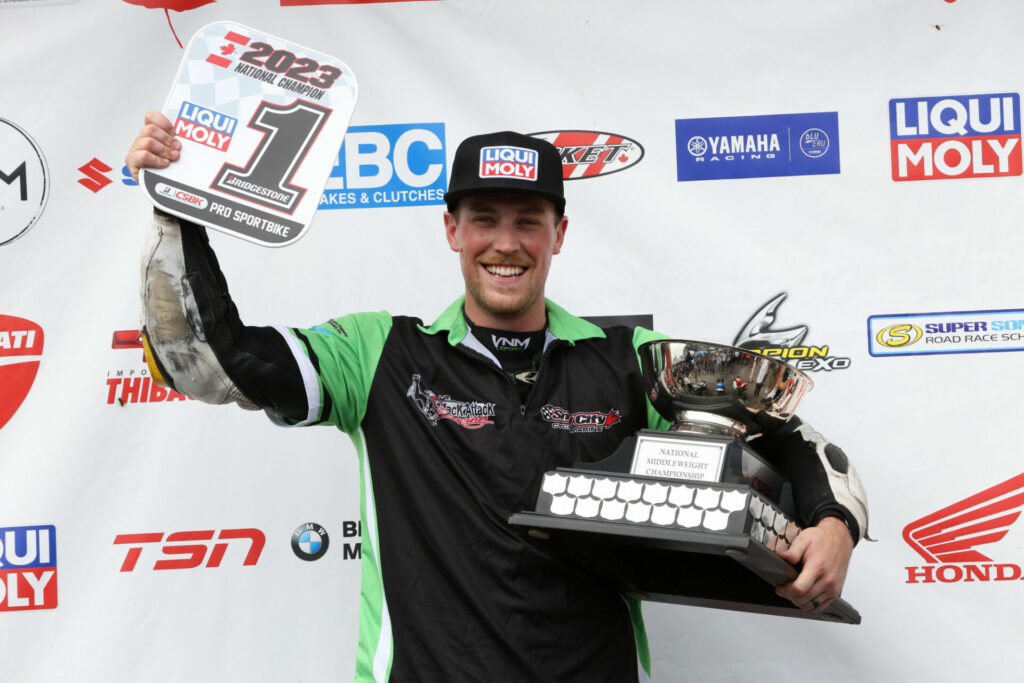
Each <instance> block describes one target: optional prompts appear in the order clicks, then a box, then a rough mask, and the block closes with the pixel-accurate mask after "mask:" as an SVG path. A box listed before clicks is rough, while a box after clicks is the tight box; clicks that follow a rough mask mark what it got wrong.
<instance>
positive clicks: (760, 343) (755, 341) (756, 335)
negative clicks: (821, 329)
mask: <svg viewBox="0 0 1024 683" xmlns="http://www.w3.org/2000/svg"><path fill="white" fill-rule="evenodd" d="M785 300H786V292H782V293H780V294H778V295H776V296H775V298H773V299H770V300H768V301H767V302H765V303H764V305H762V306H761V308H759V309H758V310H757V312H756V313H754V315H752V316H751V317H750V320H748V321H747V322H746V324H745V325H744V326H743V327H742V328H741V329H740V332H739V334H737V335H736V339H735V340H734V341H733V346H738V347H740V348H742V349H750V350H751V351H756V352H757V353H760V354H761V355H764V356H772V357H775V358H780V359H785V360H787V361H789V362H790V363H791V364H792V365H793V366H794V367H795V368H796V369H797V370H805V371H808V370H809V371H817V370H825V371H830V370H843V369H846V368H848V367H850V359H849V358H837V357H835V356H829V355H828V347H827V346H801V345H800V342H801V341H803V338H804V335H806V334H807V326H806V325H796V326H793V327H788V328H784V329H774V328H773V325H774V324H775V318H776V314H777V313H776V312H777V311H778V309H779V306H781V305H782V302H783V301H785Z"/></svg>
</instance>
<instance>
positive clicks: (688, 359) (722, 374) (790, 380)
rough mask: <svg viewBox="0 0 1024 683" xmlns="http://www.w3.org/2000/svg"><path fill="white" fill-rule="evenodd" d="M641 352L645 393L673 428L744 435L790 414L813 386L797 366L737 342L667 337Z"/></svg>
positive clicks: (647, 345)
mask: <svg viewBox="0 0 1024 683" xmlns="http://www.w3.org/2000/svg"><path fill="white" fill-rule="evenodd" d="M639 354H640V364H641V367H642V369H643V375H644V385H645V388H646V390H647V396H648V397H649V398H650V399H651V403H652V404H653V405H654V407H655V408H656V409H657V411H658V412H659V413H661V415H662V417H664V418H665V419H666V420H671V421H672V430H673V431H687V432H701V433H705V434H724V435H727V436H735V437H739V438H742V437H744V436H746V435H747V434H748V433H753V432H757V431H761V429H763V428H764V427H765V426H766V423H768V422H770V421H773V420H774V421H778V420H782V421H785V420H788V419H789V418H790V417H791V416H792V415H793V413H794V412H795V411H796V406H797V404H798V403H800V400H801V399H802V398H803V397H804V394H806V393H807V392H808V391H810V390H811V389H812V388H813V387H814V382H812V381H811V378H810V377H808V376H807V375H806V374H804V373H803V372H801V371H799V370H797V369H796V368H794V367H792V366H790V365H787V364H786V363H783V362H782V361H780V360H778V359H775V358H770V357H768V356H762V355H760V354H758V353H755V352H753V351H751V350H749V349H741V348H738V347H735V346H726V345H724V344H712V343H710V342H701V341H691V340H686V339H665V340H662V341H655V342H647V343H646V344H642V345H641V346H640V349H639Z"/></svg>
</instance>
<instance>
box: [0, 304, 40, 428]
mask: <svg viewBox="0 0 1024 683" xmlns="http://www.w3.org/2000/svg"><path fill="white" fill-rule="evenodd" d="M42 353H43V328H41V327H40V326H39V325H37V324H36V323H34V322H32V321H31V320H26V319H24V318H15V317H14V316H12V315H0V387H2V391H0V429H3V426H4V425H5V424H7V422H8V421H9V420H10V419H11V418H12V417H14V413H15V412H17V410H18V408H20V407H21V404H22V402H23V401H24V400H25V397H26V396H28V390H29V389H31V388H32V382H34V381H35V379H36V371H37V370H39V359H40V357H41V356H42Z"/></svg>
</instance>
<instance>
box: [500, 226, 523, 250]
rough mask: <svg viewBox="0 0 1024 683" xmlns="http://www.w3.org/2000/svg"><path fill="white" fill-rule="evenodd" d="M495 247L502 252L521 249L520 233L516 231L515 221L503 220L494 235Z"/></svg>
mask: <svg viewBox="0 0 1024 683" xmlns="http://www.w3.org/2000/svg"><path fill="white" fill-rule="evenodd" d="M494 248H495V249H496V250H497V251H500V252H502V253H511V252H514V251H518V250H519V234H518V233H517V232H516V227H515V224H514V223H512V222H511V221H502V222H501V224H500V225H499V226H498V232H497V234H496V235H495V237H494Z"/></svg>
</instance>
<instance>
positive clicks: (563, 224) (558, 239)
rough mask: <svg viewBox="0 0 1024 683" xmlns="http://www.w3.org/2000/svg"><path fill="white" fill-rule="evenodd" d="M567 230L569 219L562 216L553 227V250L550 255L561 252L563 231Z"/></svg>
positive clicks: (563, 237) (563, 238)
mask: <svg viewBox="0 0 1024 683" xmlns="http://www.w3.org/2000/svg"><path fill="white" fill-rule="evenodd" d="M568 229H569V217H568V216H562V217H561V218H560V219H558V224H557V225H555V249H554V251H552V252H551V253H552V254H557V253H559V252H560V251H562V242H563V241H564V240H565V231H566V230H568Z"/></svg>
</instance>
